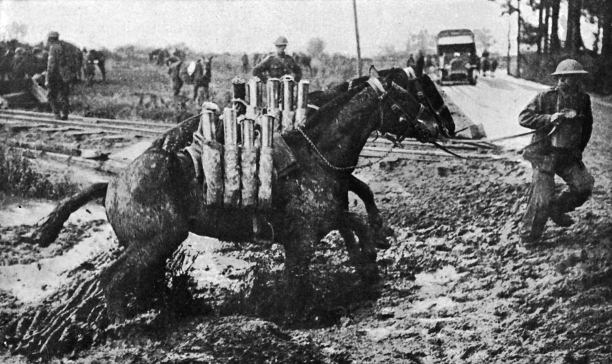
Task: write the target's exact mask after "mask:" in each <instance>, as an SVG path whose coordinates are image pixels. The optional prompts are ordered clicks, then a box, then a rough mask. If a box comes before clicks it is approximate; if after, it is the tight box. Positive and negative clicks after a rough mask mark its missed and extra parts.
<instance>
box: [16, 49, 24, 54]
mask: <svg viewBox="0 0 612 364" xmlns="http://www.w3.org/2000/svg"><path fill="white" fill-rule="evenodd" d="M24 53H25V49H24V48H23V47H17V48H15V54H16V55H22V54H24Z"/></svg>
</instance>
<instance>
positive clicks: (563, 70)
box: [552, 58, 588, 76]
mask: <svg viewBox="0 0 612 364" xmlns="http://www.w3.org/2000/svg"><path fill="white" fill-rule="evenodd" d="M586 74H588V72H587V71H585V70H584V67H582V64H580V62H578V61H576V60H574V59H571V58H570V59H566V60H563V61H561V62H559V64H558V65H557V69H556V70H555V72H554V73H553V74H552V75H553V76H565V75H586Z"/></svg>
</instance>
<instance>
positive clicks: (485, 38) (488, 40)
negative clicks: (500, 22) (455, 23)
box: [474, 28, 495, 49]
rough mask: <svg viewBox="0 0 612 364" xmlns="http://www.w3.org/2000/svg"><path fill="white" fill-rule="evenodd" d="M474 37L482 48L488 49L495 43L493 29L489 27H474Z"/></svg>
mask: <svg viewBox="0 0 612 364" xmlns="http://www.w3.org/2000/svg"><path fill="white" fill-rule="evenodd" d="M474 38H475V41H476V45H477V47H478V48H480V49H488V48H490V47H491V46H492V45H493V44H494V43H495V40H494V39H493V35H492V34H491V29H488V28H482V29H474Z"/></svg>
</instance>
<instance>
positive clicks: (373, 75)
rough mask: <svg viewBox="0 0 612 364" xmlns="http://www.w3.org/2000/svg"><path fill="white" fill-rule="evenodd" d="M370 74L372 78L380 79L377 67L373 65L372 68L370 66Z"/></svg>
mask: <svg viewBox="0 0 612 364" xmlns="http://www.w3.org/2000/svg"><path fill="white" fill-rule="evenodd" d="M369 73H370V77H375V78H378V77H379V75H378V71H377V70H376V67H374V65H371V66H370V71H369Z"/></svg>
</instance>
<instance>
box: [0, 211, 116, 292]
mask: <svg viewBox="0 0 612 364" xmlns="http://www.w3.org/2000/svg"><path fill="white" fill-rule="evenodd" d="M55 206H56V203H53V202H49V201H24V202H21V203H15V204H10V205H8V206H6V207H5V208H3V209H2V210H1V211H0V224H1V225H2V226H3V227H6V226H8V227H10V226H18V225H22V224H29V225H31V224H35V223H36V222H38V221H39V220H40V219H41V218H43V217H45V216H47V215H48V214H49V213H50V212H51V211H52V210H53V209H54V208H55ZM105 218H106V212H105V210H104V207H103V206H100V205H98V204H93V203H91V204H87V205H85V206H83V207H81V208H80V209H79V210H77V211H76V212H75V213H73V214H72V215H71V216H70V218H69V219H68V221H70V222H71V223H74V224H80V223H83V222H87V221H92V220H101V219H105ZM115 240H116V239H115V238H114V233H113V232H112V229H111V227H110V225H108V224H105V225H103V226H101V227H100V228H96V229H91V230H90V231H88V236H87V237H85V238H84V239H82V240H81V241H80V242H78V243H77V244H76V245H75V246H74V247H73V248H72V249H70V250H69V251H67V252H66V253H64V254H62V255H60V256H55V257H52V258H45V259H41V260H39V261H37V262H34V263H29V264H14V265H10V266H0V290H4V291H7V292H9V293H10V294H11V295H13V296H15V297H16V298H17V299H19V300H20V301H23V302H26V303H32V302H38V301H41V300H43V299H45V298H46V297H48V296H49V295H51V294H52V293H54V292H55V291H56V290H57V289H58V288H59V287H60V286H61V285H62V284H64V283H66V282H67V279H66V274H67V273H68V272H70V271H71V270H73V269H75V268H77V267H78V266H79V265H81V264H82V263H83V262H86V261H87V260H89V259H91V258H93V257H95V256H96V255H97V254H99V253H100V252H103V251H106V250H109V249H111V248H112V247H113V246H114V245H115ZM44 249H48V250H49V254H48V255H51V250H52V249H54V247H53V245H52V246H50V247H48V248H44ZM44 249H43V251H44ZM43 255H44V254H43Z"/></svg>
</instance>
